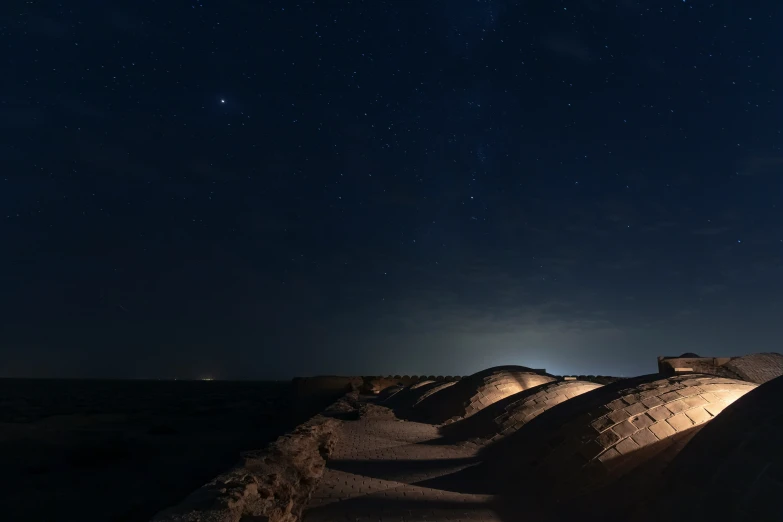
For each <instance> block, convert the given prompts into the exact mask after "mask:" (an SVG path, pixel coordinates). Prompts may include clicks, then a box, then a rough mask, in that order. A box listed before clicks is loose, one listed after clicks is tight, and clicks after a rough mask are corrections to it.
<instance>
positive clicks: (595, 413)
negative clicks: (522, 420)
mask: <svg viewBox="0 0 783 522" xmlns="http://www.w3.org/2000/svg"><path fill="white" fill-rule="evenodd" d="M755 387H756V385H755V384H753V383H748V382H744V381H739V380H736V379H725V378H721V377H714V376H706V375H701V374H691V375H684V376H677V377H670V378H663V379H661V378H660V376H658V375H654V376H645V377H640V378H636V379H629V380H627V381H620V382H618V383H615V384H612V385H607V386H605V387H603V388H601V389H598V390H595V391H593V392H592V393H587V394H583V395H580V396H578V397H575V398H573V399H571V400H569V401H567V402H564V403H563V407H562V408H556V409H552V410H550V411H548V412H546V413H544V414H543V415H541V416H539V418H538V419H537V420H538V421H540V422H536V421H533V422H530V423H529V424H528V425H527V426H525V428H524V429H521V430H519V431H518V432H517V433H516V434H514V435H513V436H510V437H507V438H506V439H504V440H502V441H500V442H499V443H498V444H496V445H494V446H491V447H489V448H488V450H487V452H486V458H487V460H488V462H489V463H490V466H491V468H492V469H493V470H495V471H496V472H497V473H499V474H500V476H503V477H505V478H507V479H512V480H513V479H518V480H521V481H522V482H525V481H526V480H527V479H529V478H530V477H531V476H535V477H539V478H541V479H543V477H547V479H546V481H545V482H544V483H546V484H548V485H549V486H552V485H553V484H558V485H559V486H558V487H551V488H550V491H551V492H555V493H558V494H562V493H564V492H566V491H567V492H568V494H569V495H576V494H579V493H582V492H584V491H586V490H588V489H591V488H596V487H599V486H601V485H603V484H604V483H606V482H608V481H611V480H614V479H616V478H617V477H619V476H620V475H622V474H624V473H627V472H628V471H630V470H632V469H633V468H635V467H637V466H639V465H641V464H643V463H644V462H645V461H647V460H648V459H650V458H651V457H652V456H654V455H656V454H658V453H660V452H662V451H664V450H669V451H673V452H674V453H676V451H678V450H679V449H680V448H679V447H675V445H676V444H677V443H683V442H684V441H686V440H687V438H688V437H689V436H692V435H693V434H694V433H695V431H694V429H696V428H698V427H699V426H700V425H702V424H704V423H706V422H708V421H709V420H711V419H712V418H713V417H714V416H715V415H717V414H718V413H720V412H721V411H722V410H723V409H724V408H726V406H728V405H729V404H731V403H732V402H734V401H735V400H737V399H738V398H739V397H741V396H743V395H744V394H746V393H748V392H749V391H751V390H752V389H754V388H755ZM672 448H674V449H672Z"/></svg>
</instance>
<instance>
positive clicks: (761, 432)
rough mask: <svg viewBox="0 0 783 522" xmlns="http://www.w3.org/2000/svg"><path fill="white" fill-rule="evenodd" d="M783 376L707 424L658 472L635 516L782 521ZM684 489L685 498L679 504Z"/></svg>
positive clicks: (708, 521) (700, 520)
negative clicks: (654, 490) (649, 498)
mask: <svg viewBox="0 0 783 522" xmlns="http://www.w3.org/2000/svg"><path fill="white" fill-rule="evenodd" d="M782 434H783V377H778V378H776V379H774V380H771V381H768V382H767V383H766V384H763V385H761V386H759V387H758V388H756V389H755V390H753V391H752V392H750V393H748V394H746V395H745V396H743V397H742V398H740V399H738V400H737V401H736V402H734V403H733V404H732V405H730V406H728V407H727V408H726V409H725V410H724V411H723V413H721V414H720V415H719V416H718V417H717V418H716V419H715V420H714V421H712V422H710V423H709V424H707V425H706V426H705V427H704V428H703V429H702V430H701V431H700V432H699V433H697V434H696V436H694V437H693V439H692V440H691V441H690V443H688V445H687V446H685V448H684V449H683V450H682V452H680V454H679V455H677V457H676V458H675V459H674V461H673V462H672V464H671V465H670V466H669V467H668V469H667V470H666V471H665V472H664V476H663V480H662V481H661V483H662V484H663V488H662V490H661V491H659V492H658V494H657V495H656V497H655V501H654V502H653V505H652V506H645V507H644V509H642V510H640V511H641V513H640V514H639V515H640V516H639V517H638V518H637V519H638V520H650V521H652V520H662V519H664V518H665V514H670V513H671V510H672V506H675V505H676V506H677V513H678V516H680V517H681V518H682V519H683V520H689V521H693V522H713V521H715V520H770V521H772V520H783V444H781V442H783V438H782V437H783V435H782ZM684 492H686V494H687V498H688V501H687V502H682V501H681V499H682V496H683V493H684Z"/></svg>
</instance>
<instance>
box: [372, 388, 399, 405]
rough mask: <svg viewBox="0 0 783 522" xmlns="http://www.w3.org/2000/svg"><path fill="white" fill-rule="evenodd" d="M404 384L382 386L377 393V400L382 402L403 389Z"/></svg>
mask: <svg viewBox="0 0 783 522" xmlns="http://www.w3.org/2000/svg"><path fill="white" fill-rule="evenodd" d="M404 389H405V387H404V386H389V387H388V388H384V389H382V390H381V391H380V393H378V401H377V402H379V403H384V402H386V401H388V400H389V399H391V398H392V397H394V396H395V395H397V394H398V393H400V392H401V391H402V390H404Z"/></svg>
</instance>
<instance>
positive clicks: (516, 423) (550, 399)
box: [492, 381, 603, 440]
mask: <svg viewBox="0 0 783 522" xmlns="http://www.w3.org/2000/svg"><path fill="white" fill-rule="evenodd" d="M602 386H603V385H602V384H597V383H593V382H586V381H559V382H554V383H551V384H545V385H543V386H541V387H540V388H536V389H537V390H538V391H537V392H536V393H534V394H532V395H528V396H526V397H523V398H521V399H520V400H518V401H514V402H511V403H510V404H508V405H507V406H506V407H505V408H504V409H505V411H504V412H503V414H501V415H499V416H498V417H497V418H496V419H495V424H496V425H497V435H495V436H494V437H493V438H492V440H497V439H499V438H501V437H505V436H507V435H509V434H511V433H513V432H515V431H517V430H518V429H520V428H521V427H522V426H524V425H525V424H527V423H528V422H530V421H531V420H533V419H534V418H536V417H538V416H539V415H541V414H542V413H544V412H545V411H547V410H548V409H549V408H552V407H554V406H557V405H558V404H560V403H562V402H565V401H567V400H568V399H573V398H574V397H577V396H579V395H582V394H583V393H587V392H589V391H593V390H595V389H598V388H601V387H602Z"/></svg>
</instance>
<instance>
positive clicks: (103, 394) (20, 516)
mask: <svg viewBox="0 0 783 522" xmlns="http://www.w3.org/2000/svg"><path fill="white" fill-rule="evenodd" d="M321 407H323V405H321V404H314V405H311V408H312V409H315V410H316V411H317V410H318V409H319V408H321ZM313 413H315V411H308V408H307V407H305V408H298V409H297V408H296V407H295V405H294V404H293V400H292V397H291V390H290V384H289V383H287V382H285V383H270V382H247V383H231V382H216V381H212V382H198V381H197V382H185V381H176V382H171V381H67V380H61V381H58V380H0V462H2V473H0V514H1V516H0V518H2V519H3V520H14V521H17V522H24V521H36V522H40V521H46V520H58V521H69V520H79V521H82V522H89V521H101V522H109V521H142V520H149V518H151V517H152V515H154V514H155V513H156V512H157V511H159V510H160V509H163V508H165V507H167V506H169V505H172V504H175V503H177V502H179V501H180V500H181V499H182V498H184V497H185V496H186V495H187V494H188V493H190V492H191V491H192V490H194V489H196V488H198V487H199V486H201V485H202V484H204V483H205V482H207V481H209V480H210V479H211V478H212V477H214V476H215V475H217V474H218V473H220V472H221V471H223V470H225V469H226V468H228V467H230V466H231V465H232V464H234V463H235V462H236V460H237V458H238V456H239V452H240V451H242V450H249V449H256V448H262V447H264V446H265V445H266V444H267V443H269V442H270V441H272V440H273V439H275V438H276V437H277V436H279V435H281V434H282V433H284V432H286V431H287V430H289V429H291V428H293V427H294V426H295V425H296V424H298V423H299V422H301V421H302V420H304V419H306V418H307V417H309V416H310V415H312V414H313Z"/></svg>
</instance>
